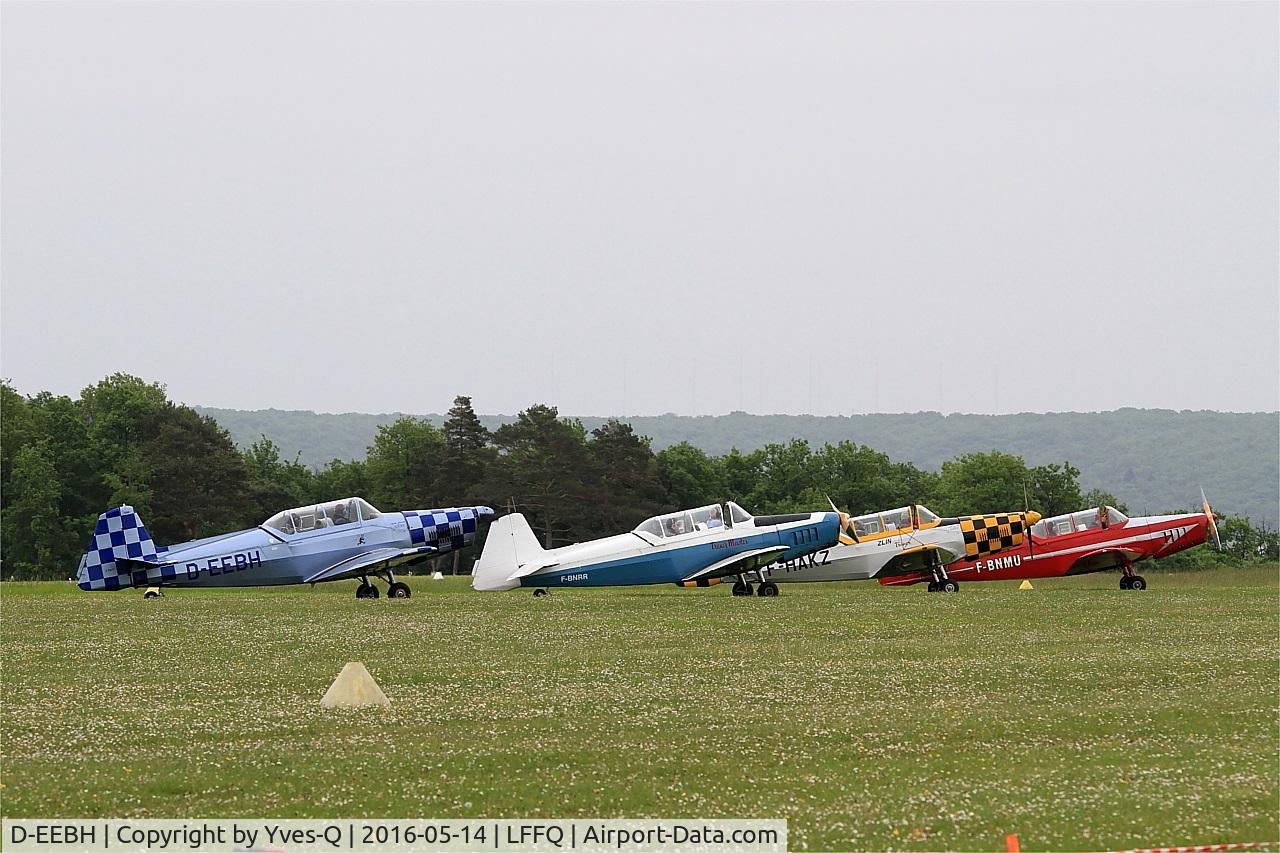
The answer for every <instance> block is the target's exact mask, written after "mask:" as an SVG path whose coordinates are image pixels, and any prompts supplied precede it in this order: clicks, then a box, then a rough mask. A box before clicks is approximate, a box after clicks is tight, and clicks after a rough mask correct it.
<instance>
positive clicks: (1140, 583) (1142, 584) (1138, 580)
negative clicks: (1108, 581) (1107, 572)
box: [1129, 575, 1147, 589]
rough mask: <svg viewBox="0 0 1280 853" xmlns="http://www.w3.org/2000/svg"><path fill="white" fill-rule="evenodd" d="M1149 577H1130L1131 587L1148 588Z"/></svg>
mask: <svg viewBox="0 0 1280 853" xmlns="http://www.w3.org/2000/svg"><path fill="white" fill-rule="evenodd" d="M1146 588H1147V579H1146V578H1144V577H1143V576H1142V575H1134V576H1133V577H1131V578H1129V589H1146Z"/></svg>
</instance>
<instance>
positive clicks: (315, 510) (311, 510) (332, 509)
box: [262, 498, 382, 536]
mask: <svg viewBox="0 0 1280 853" xmlns="http://www.w3.org/2000/svg"><path fill="white" fill-rule="evenodd" d="M381 514H382V513H380V512H378V511H377V510H376V509H374V507H373V504H371V503H369V502H368V501H366V500H365V499H364V498H343V499H342V500H337V501H326V502H325V503H318V504H311V505H310V506H300V507H294V508H293V509H286V510H284V511H283V512H277V513H276V514H275V515H273V516H271V517H270V518H268V519H267V520H266V521H264V522H263V523H262V526H263V527H270V528H271V529H272V530H274V531H276V532H277V533H283V534H284V535H286V536H293V535H296V534H298V533H310V532H312V531H315V530H323V529H325V528H329V527H339V526H341V525H343V524H359V523H360V522H363V521H368V520H369V519H371V518H377V517H378V516H379V515H381Z"/></svg>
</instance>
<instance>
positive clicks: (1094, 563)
mask: <svg viewBox="0 0 1280 853" xmlns="http://www.w3.org/2000/svg"><path fill="white" fill-rule="evenodd" d="M1142 557H1143V554H1142V552H1141V551H1134V550H1133V549H1132V548H1099V549H1098V550H1096V551H1090V552H1089V553H1087V554H1081V555H1080V556H1079V557H1077V558H1076V561H1075V562H1074V563H1072V564H1071V568H1069V569H1067V574H1069V575H1084V574H1088V573H1089V572H1101V571H1105V570H1106V569H1118V568H1120V567H1121V566H1123V565H1124V561H1125V558H1128V560H1129V562H1131V563H1132V562H1136V561H1138V560H1140V559H1142Z"/></svg>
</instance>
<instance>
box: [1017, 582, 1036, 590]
mask: <svg viewBox="0 0 1280 853" xmlns="http://www.w3.org/2000/svg"><path fill="white" fill-rule="evenodd" d="M1018 589H1035V587H1034V586H1032V585H1031V581H1023V582H1022V583H1020V584H1018Z"/></svg>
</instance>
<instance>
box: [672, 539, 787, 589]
mask: <svg viewBox="0 0 1280 853" xmlns="http://www.w3.org/2000/svg"><path fill="white" fill-rule="evenodd" d="M786 551H787V546H786V545H774V546H773V547H771V548H757V549H756V550H754V551H743V552H742V553H741V554H734V555H733V556H732V557H725V558H724V559H723V560H721V561H720V562H718V563H712V564H711V565H710V566H707V567H706V568H705V569H699V570H698V571H696V572H694V573H693V574H691V575H686V576H685V577H684V578H683V580H684V581H692V580H697V579H698V578H719V577H724V576H725V575H740V574H742V573H743V572H753V571H755V570H756V569H759V568H763V567H764V566H767V565H769V564H770V563H772V562H773V561H774V560H776V559H778V558H779V557H781V556H782V555H783V554H785V553H786Z"/></svg>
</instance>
